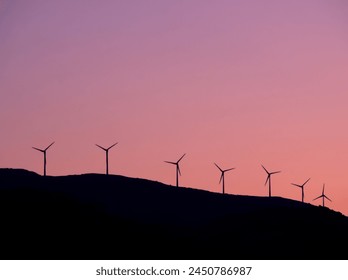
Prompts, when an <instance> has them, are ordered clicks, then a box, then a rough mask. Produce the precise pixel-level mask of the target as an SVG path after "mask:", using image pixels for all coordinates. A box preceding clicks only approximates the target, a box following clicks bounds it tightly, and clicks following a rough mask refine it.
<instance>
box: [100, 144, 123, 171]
mask: <svg viewBox="0 0 348 280" xmlns="http://www.w3.org/2000/svg"><path fill="white" fill-rule="evenodd" d="M116 144H118V143H115V144H113V145H111V146H110V147H109V148H104V147H102V146H99V145H98V144H95V145H96V146H97V147H99V148H100V149H102V150H104V151H105V153H106V175H109V150H110V149H111V148H112V147H113V146H115V145H116Z"/></svg>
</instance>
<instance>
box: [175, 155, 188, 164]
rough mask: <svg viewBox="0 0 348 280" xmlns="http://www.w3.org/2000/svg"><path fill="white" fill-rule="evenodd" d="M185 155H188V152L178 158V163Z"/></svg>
mask: <svg viewBox="0 0 348 280" xmlns="http://www.w3.org/2000/svg"><path fill="white" fill-rule="evenodd" d="M185 155H186V154H183V155H182V156H181V158H179V160H178V161H177V162H176V163H179V161H180V160H182V158H183V157H184V156H185Z"/></svg>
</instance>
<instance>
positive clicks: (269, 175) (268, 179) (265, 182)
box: [265, 174, 270, 186]
mask: <svg viewBox="0 0 348 280" xmlns="http://www.w3.org/2000/svg"><path fill="white" fill-rule="evenodd" d="M269 178H270V175H269V174H268V176H267V179H266V182H265V186H266V185H267V182H268V180H269Z"/></svg>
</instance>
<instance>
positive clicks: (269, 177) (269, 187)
mask: <svg viewBox="0 0 348 280" xmlns="http://www.w3.org/2000/svg"><path fill="white" fill-rule="evenodd" d="M261 166H262V168H263V169H264V170H265V171H266V173H267V179H266V183H265V186H266V185H267V182H268V195H269V197H271V196H272V195H271V175H273V174H276V173H280V172H281V171H274V172H268V170H267V169H266V168H265V167H264V166H263V165H262V164H261Z"/></svg>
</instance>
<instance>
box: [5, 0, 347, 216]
mask: <svg viewBox="0 0 348 280" xmlns="http://www.w3.org/2000/svg"><path fill="white" fill-rule="evenodd" d="M347 14H348V3H347V2H346V1H343V0H330V1H323V0H301V1H300V0H298V1H277V0H268V1H256V0H255V1H244V0H243V1H242V0H236V1H231V0H228V1H227V0H218V1H202V0H200V1H198V0H197V1H188V0H187V1H183V0H182V1H180V0H175V1H160V0H152V1H150V0H147V1H140V0H139V1H135V0H134V1H112V0H104V1H97V0H94V1H93V0H89V1H87V0H84V1H82V0H60V1H44V0H31V1H25V0H11V1H10V0H2V1H1V0H0V65H1V67H0V96H1V99H0V129H1V138H0V139H1V140H0V141H1V147H0V167H3V168H5V167H11V168H25V169H28V170H32V171H35V172H37V173H40V174H42V171H43V170H42V169H43V168H42V163H43V159H42V155H41V154H39V152H37V151H35V150H33V149H32V148H31V147H32V146H36V147H39V148H44V147H45V146H47V145H49V144H50V143H51V142H52V141H56V143H55V144H54V145H53V146H52V147H51V148H50V150H49V151H48V154H47V156H48V163H47V173H48V174H49V175H67V174H81V173H90V172H95V173H103V172H104V170H105V163H104V161H105V153H104V152H103V151H101V150H100V149H98V148H97V147H96V146H95V144H99V145H102V146H109V145H111V144H113V143H114V142H119V144H118V145H117V146H115V147H114V148H113V149H112V150H110V166H109V171H110V173H112V174H121V175H125V176H130V177H140V178H146V179H151V180H157V181H161V182H164V183H167V184H173V185H174V184H175V167H174V166H171V165H168V164H165V163H164V162H163V161H164V160H169V161H176V160H177V159H179V157H180V156H181V155H182V154H183V153H187V155H186V157H185V158H184V159H183V160H182V162H181V171H182V176H181V177H180V185H183V186H187V187H193V188H198V189H204V190H210V191H214V192H220V191H221V186H220V185H219V177H220V173H219V171H218V169H217V168H216V167H215V166H214V164H213V163H214V162H216V163H217V164H218V165H220V166H221V167H222V168H229V167H236V169H235V170H233V171H231V172H229V173H226V177H225V179H226V192H227V193H231V194H245V195H256V196H266V195H268V189H267V187H266V186H264V182H265V180H266V174H265V172H264V171H263V169H262V168H261V165H260V164H261V163H262V164H264V165H265V167H266V168H268V169H269V170H271V171H275V170H281V171H282V173H280V174H277V175H274V177H273V179H272V183H273V188H272V193H273V195H274V196H282V197H286V198H291V199H296V200H300V199H301V190H300V189H298V188H296V187H294V186H292V185H291V183H297V184H302V183H303V182H304V181H305V180H307V179H308V178H309V177H311V178H312V179H311V181H309V182H308V184H307V185H306V189H305V201H306V202H310V203H313V204H315V205H318V204H319V203H320V201H319V200H317V201H314V202H313V201H312V199H313V198H315V197H317V196H319V195H320V194H321V189H322V185H323V183H326V195H327V196H328V197H330V198H331V199H332V200H333V202H332V203H330V202H328V203H327V206H329V207H330V208H332V209H334V210H336V211H340V212H343V213H344V214H346V215H348V172H347V170H348V125H347V122H348V110H347V104H348V79H347V73H348V52H347V49H348V37H347V34H348V20H347Z"/></svg>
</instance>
